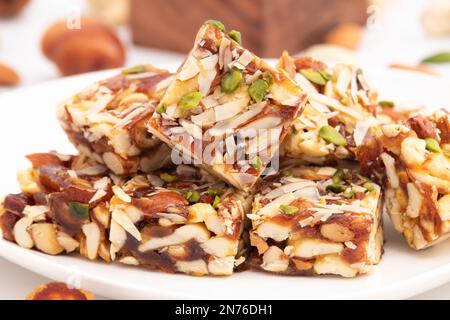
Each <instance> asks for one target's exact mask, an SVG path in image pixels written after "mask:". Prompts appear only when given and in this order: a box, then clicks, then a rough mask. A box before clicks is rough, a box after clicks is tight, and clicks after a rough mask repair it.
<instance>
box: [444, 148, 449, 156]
mask: <svg viewBox="0 0 450 320" xmlns="http://www.w3.org/2000/svg"><path fill="white" fill-rule="evenodd" d="M443 152H444V156H446V157H447V158H450V151H449V150H445V149H444V150H443Z"/></svg>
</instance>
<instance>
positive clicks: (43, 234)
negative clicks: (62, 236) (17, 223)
mask: <svg viewBox="0 0 450 320" xmlns="http://www.w3.org/2000/svg"><path fill="white" fill-rule="evenodd" d="M30 230H31V237H32V238H33V241H34V244H35V246H36V248H37V249H39V250H40V251H42V252H44V253H47V254H51V255H57V254H60V253H61V252H62V251H64V248H63V247H62V246H61V245H60V244H59V243H58V240H57V238H56V230H55V227H54V226H53V224H51V223H36V224H33V225H32V226H31V227H30Z"/></svg>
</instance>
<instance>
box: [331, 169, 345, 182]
mask: <svg viewBox="0 0 450 320" xmlns="http://www.w3.org/2000/svg"><path fill="white" fill-rule="evenodd" d="M344 179H345V172H344V170H342V169H339V170H338V171H336V173H335V174H334V176H333V183H334V184H339V183H340V182H341V181H342V180H344Z"/></svg>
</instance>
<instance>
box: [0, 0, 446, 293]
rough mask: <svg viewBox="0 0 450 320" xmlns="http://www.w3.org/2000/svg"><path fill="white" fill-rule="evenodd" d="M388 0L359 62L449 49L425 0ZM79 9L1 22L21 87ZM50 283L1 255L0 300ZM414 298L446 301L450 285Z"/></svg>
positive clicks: (34, 11) (151, 59)
mask: <svg viewBox="0 0 450 320" xmlns="http://www.w3.org/2000/svg"><path fill="white" fill-rule="evenodd" d="M387 2H389V3H390V4H389V6H390V7H391V10H390V11H388V12H387V14H385V15H383V14H382V15H381V16H380V19H379V23H378V24H375V26H372V27H371V28H369V30H368V32H367V34H366V36H365V38H364V41H363V44H362V46H361V48H360V50H359V51H358V53H359V57H360V59H361V62H362V63H363V64H366V65H371V66H374V65H375V66H378V65H379V66H386V65H388V64H389V63H392V62H400V63H404V64H415V63H417V62H418V61H420V60H421V59H422V58H423V57H424V56H427V55H429V54H431V53H435V52H437V51H439V50H449V49H450V40H449V39H448V38H437V39H436V38H430V37H429V36H427V35H426V34H425V32H424V31H423V29H422V28H421V27H420V24H419V23H418V21H419V17H420V11H421V8H422V7H423V5H424V3H426V2H427V0H389V1H387ZM80 10H81V11H83V12H84V11H85V10H86V5H85V3H84V1H82V0H65V1H60V0H34V1H32V3H31V4H30V5H29V6H28V7H27V8H26V10H25V11H24V12H23V14H22V15H21V16H20V17H18V18H16V19H12V20H6V21H4V20H0V62H4V63H7V64H9V65H11V66H13V67H14V68H15V69H16V70H18V71H19V72H20V74H21V76H22V79H23V85H29V84H33V83H37V82H40V81H46V80H50V79H54V78H57V77H58V73H57V70H56V68H55V67H54V65H53V64H52V63H50V62H49V61H47V60H46V59H45V58H44V57H43V55H42V53H41V52H40V49H39V48H40V39H41V35H42V33H43V32H44V30H45V28H46V27H47V26H48V25H49V24H50V23H51V22H52V21H54V20H57V19H60V18H66V17H68V16H69V15H71V14H74V13H76V12H77V11H80ZM244 36H245V35H244ZM121 37H122V38H123V40H124V42H125V44H126V46H127V48H128V57H127V64H128V65H133V64H138V63H143V62H148V63H152V64H155V65H158V64H159V63H162V62H167V61H179V60H180V59H181V58H182V55H180V54H175V53H170V52H163V51H160V50H152V49H144V48H137V47H135V46H133V45H132V44H131V42H130V40H129V38H130V37H129V34H128V31H127V30H121ZM439 71H440V72H449V74H450V69H449V67H445V66H444V67H440V70H439ZM0 90H2V89H0ZM3 90H4V89H3ZM50 281H51V280H50V279H46V278H44V277H41V276H39V275H36V274H34V273H32V272H30V271H27V270H25V269H23V268H21V267H17V266H15V265H13V264H11V263H9V262H7V261H6V260H3V259H1V258H0V284H1V285H0V299H23V298H24V297H25V296H26V295H27V294H28V293H29V292H30V291H31V290H33V288H35V287H36V286H38V285H40V284H43V283H46V282H50ZM380 298H382V297H380ZM415 298H418V299H450V285H445V286H442V287H439V288H437V289H434V290H432V291H429V292H427V293H425V294H422V295H420V296H417V297H415Z"/></svg>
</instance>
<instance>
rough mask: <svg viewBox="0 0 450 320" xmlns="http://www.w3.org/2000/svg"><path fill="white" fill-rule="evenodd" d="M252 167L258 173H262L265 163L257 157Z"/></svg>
mask: <svg viewBox="0 0 450 320" xmlns="http://www.w3.org/2000/svg"><path fill="white" fill-rule="evenodd" d="M252 167H253V168H254V169H255V170H256V171H258V172H259V171H261V169H262V168H263V163H262V161H261V158H260V157H258V156H256V157H255V158H254V159H253V161H252Z"/></svg>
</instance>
